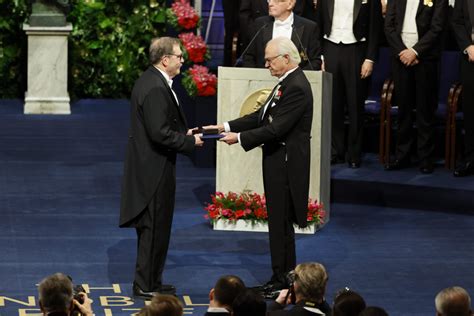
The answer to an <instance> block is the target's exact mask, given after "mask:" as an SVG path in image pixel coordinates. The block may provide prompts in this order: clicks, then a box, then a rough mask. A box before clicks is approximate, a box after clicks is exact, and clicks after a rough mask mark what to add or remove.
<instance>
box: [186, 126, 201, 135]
mask: <svg viewBox="0 0 474 316" xmlns="http://www.w3.org/2000/svg"><path fill="white" fill-rule="evenodd" d="M197 129H198V128H197V127H194V128H190V129H188V132H187V133H186V135H187V136H191V135H192V134H193V131H195V130H197Z"/></svg>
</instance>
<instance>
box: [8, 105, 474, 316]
mask: <svg viewBox="0 0 474 316" xmlns="http://www.w3.org/2000/svg"><path fill="white" fill-rule="evenodd" d="M72 112H73V114H72V115H70V116H49V115H39V116H24V115H23V114H22V104H21V103H20V102H18V101H5V100H3V101H0V135H1V136H0V146H1V148H2V149H1V150H0V192H1V194H0V215H1V220H0V249H1V253H2V255H1V256H0V315H3V316H11V315H34V313H35V311H36V312H37V308H38V305H37V301H36V284H37V283H38V282H39V281H40V280H41V279H42V278H43V277H44V276H46V275H49V274H51V273H54V272H64V273H67V274H69V275H71V276H72V277H73V279H74V281H75V282H77V283H83V284H86V285H88V286H89V287H90V288H91V297H92V299H93V300H94V304H93V307H94V311H95V313H96V315H98V316H101V315H106V316H110V315H131V314H132V313H133V312H136V311H137V310H138V309H139V308H140V307H142V306H143V302H142V301H133V300H132V299H131V298H130V297H131V282H132V281H133V271H134V260H135V251H136V249H135V247H136V245H135V243H136V238H135V233H134V231H133V230H131V229H120V228H118V214H119V199H120V181H121V174H122V167H123V166H122V163H123V158H124V149H125V142H126V140H127V129H128V102H126V101H111V100H83V101H80V102H79V103H76V104H74V105H73V108H72ZM332 174H333V181H332V187H333V192H332V193H333V195H332V196H333V201H334V202H333V203H332V205H331V220H330V222H329V223H328V224H327V225H326V226H325V227H324V228H323V229H322V230H321V231H319V232H318V233H317V234H315V235H310V236H308V235H305V236H298V238H297V251H298V253H297V257H298V262H304V261H318V262H321V263H323V264H324V265H325V266H326V267H327V269H328V272H329V284H328V289H327V299H328V301H329V302H332V298H333V295H334V293H335V292H336V291H337V290H338V289H340V288H343V287H345V286H348V287H350V288H352V289H354V290H356V291H358V292H359V293H361V294H362V296H363V297H364V298H365V299H366V301H367V303H368V305H379V306H382V307H384V308H385V309H386V310H387V311H388V312H389V314H390V315H391V316H402V315H403V316H415V315H416V316H418V315H421V316H424V315H427V316H428V315H434V314H435V310H434V297H435V295H436V293H437V292H438V291H439V290H440V289H442V288H444V287H447V286H452V285H459V286H462V287H464V288H466V289H467V290H468V291H469V292H470V293H471V296H472V295H474V272H473V269H472V267H473V264H474V243H473V241H472V238H473V237H474V216H473V213H472V210H471V212H470V211H469V209H468V207H467V205H468V204H469V203H470V200H469V198H472V196H473V195H472V193H470V192H471V191H472V190H474V188H473V187H474V177H471V178H466V179H455V178H453V177H452V176H451V174H450V173H449V172H448V171H445V170H442V168H438V169H437V170H436V172H435V173H434V174H433V175H429V176H422V175H420V174H419V173H418V172H417V170H416V169H412V170H406V171H401V172H390V173H387V172H384V171H383V170H382V167H381V166H380V165H378V163H377V162H376V161H375V159H374V157H373V156H370V155H368V156H367V157H366V159H365V160H364V164H363V165H362V168H361V169H358V170H350V169H347V168H345V166H343V165H341V166H336V167H333V170H332ZM177 176H178V179H177V180H178V186H177V196H176V212H175V217H174V223H173V233H172V237H171V244H170V251H169V256H168V261H167V266H166V270H165V281H166V282H169V283H172V284H175V285H176V287H177V288H178V297H179V298H180V299H181V300H182V301H183V303H184V305H185V312H186V314H188V315H203V314H204V312H205V310H206V307H205V305H206V304H207V303H208V292H209V289H210V288H211V287H212V286H213V284H214V282H215V281H216V280H217V278H218V277H219V276H221V275H223V274H236V275H238V276H240V277H241V278H242V279H243V280H244V282H245V283H246V284H247V285H248V286H254V285H257V284H260V283H262V282H265V281H267V279H268V278H269V276H270V274H271V271H270V270H271V269H270V257H269V249H268V240H267V235H266V234H265V233H243V232H222V231H213V230H212V228H211V226H210V224H209V223H208V222H207V221H206V220H205V219H204V217H203V215H204V214H205V212H204V210H203V209H202V207H203V202H204V201H206V200H207V199H208V196H209V194H210V193H212V192H213V191H214V181H215V171H214V169H211V168H195V167H194V166H193V164H192V162H191V160H189V159H188V158H186V157H181V158H180V159H179V160H178V174H177ZM438 190H441V191H438ZM439 192H448V193H449V194H445V195H443V194H441V195H440V194H439ZM452 193H454V194H458V195H459V199H462V207H461V211H458V209H456V206H457V205H458V204H459V203H460V202H457V199H458V197H457V196H456V195H454V196H453V195H452ZM397 201H398V202H400V201H402V202H400V204H397ZM426 204H427V205H428V206H429V207H423V206H426ZM420 205H421V207H419V206H420ZM471 206H473V207H474V203H473V204H471Z"/></svg>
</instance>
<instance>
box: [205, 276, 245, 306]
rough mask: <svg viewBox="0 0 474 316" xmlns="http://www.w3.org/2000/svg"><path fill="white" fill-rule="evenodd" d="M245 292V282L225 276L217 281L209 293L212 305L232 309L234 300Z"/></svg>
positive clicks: (235, 277)
mask: <svg viewBox="0 0 474 316" xmlns="http://www.w3.org/2000/svg"><path fill="white" fill-rule="evenodd" d="M244 290H245V284H244V282H243V281H242V280H241V279H240V278H239V277H238V276H235V275H225V276H222V277H220V278H219V280H217V282H216V285H215V286H214V288H213V289H212V290H211V292H210V293H209V300H210V301H211V305H214V306H216V307H217V306H218V307H224V308H227V309H228V310H230V309H231V307H232V303H233V301H234V299H235V298H236V297H237V296H238V295H239V294H240V293H241V292H243V291H244Z"/></svg>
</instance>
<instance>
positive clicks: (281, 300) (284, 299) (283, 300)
mask: <svg viewBox="0 0 474 316" xmlns="http://www.w3.org/2000/svg"><path fill="white" fill-rule="evenodd" d="M288 291H289V290H288V289H284V290H281V291H280V294H278V297H277V298H276V300H275V301H276V302H277V303H278V304H280V305H283V306H286V305H288V304H290V303H291V298H290V295H288Z"/></svg>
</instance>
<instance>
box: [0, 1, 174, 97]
mask: <svg viewBox="0 0 474 316" xmlns="http://www.w3.org/2000/svg"><path fill="white" fill-rule="evenodd" d="M70 2H71V4H72V10H71V12H70V13H69V15H68V21H69V22H71V23H72V24H73V31H72V33H71V35H70V37H69V92H70V94H71V96H72V97H75V98H95V97H106V98H107V97H109V98H123V97H127V98H128V97H129V96H130V91H131V89H132V87H133V83H134V81H135V80H136V79H137V78H138V77H139V75H140V73H141V72H142V71H144V70H145V69H146V67H147V65H148V59H147V55H148V54H147V51H148V46H149V44H150V40H151V39H152V38H153V37H155V36H162V35H163V34H164V32H165V28H166V1H165V0H72V1H70ZM28 3H29V0H0V12H2V18H1V19H0V98H23V93H24V92H25V90H26V74H27V73H26V72H27V36H26V34H25V32H24V31H23V28H22V27H23V23H25V22H27V17H28V15H29V12H28Z"/></svg>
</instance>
